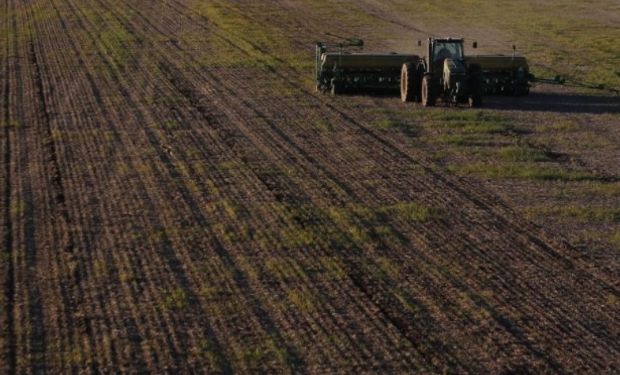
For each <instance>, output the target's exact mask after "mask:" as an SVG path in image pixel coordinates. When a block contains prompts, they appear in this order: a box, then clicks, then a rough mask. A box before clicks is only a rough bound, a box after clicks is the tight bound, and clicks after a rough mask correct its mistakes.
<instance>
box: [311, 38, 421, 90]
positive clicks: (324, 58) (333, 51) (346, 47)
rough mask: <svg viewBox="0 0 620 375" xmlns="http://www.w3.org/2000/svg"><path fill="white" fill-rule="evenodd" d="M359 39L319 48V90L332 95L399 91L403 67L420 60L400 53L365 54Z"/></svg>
mask: <svg viewBox="0 0 620 375" xmlns="http://www.w3.org/2000/svg"><path fill="white" fill-rule="evenodd" d="M363 47H364V42H363V41H362V40H360V39H352V40H347V41H346V42H344V43H338V44H330V43H324V42H319V43H317V44H316V65H315V76H316V89H317V91H321V92H331V93H332V94H333V95H336V94H340V93H342V92H344V91H349V90H356V89H375V90H377V89H378V90H389V89H394V90H396V89H398V87H399V85H400V70H401V67H402V66H403V64H405V63H408V62H417V61H419V60H420V57H419V56H416V55H411V54H398V53H366V52H363Z"/></svg>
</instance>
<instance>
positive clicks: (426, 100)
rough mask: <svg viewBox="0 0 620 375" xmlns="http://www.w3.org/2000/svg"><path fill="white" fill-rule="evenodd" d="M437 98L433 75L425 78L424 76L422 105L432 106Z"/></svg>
mask: <svg viewBox="0 0 620 375" xmlns="http://www.w3.org/2000/svg"><path fill="white" fill-rule="evenodd" d="M435 100H436V98H435V93H434V92H433V84H432V82H431V76H428V75H427V76H424V78H422V105H423V106H425V107H432V106H434V105H435Z"/></svg>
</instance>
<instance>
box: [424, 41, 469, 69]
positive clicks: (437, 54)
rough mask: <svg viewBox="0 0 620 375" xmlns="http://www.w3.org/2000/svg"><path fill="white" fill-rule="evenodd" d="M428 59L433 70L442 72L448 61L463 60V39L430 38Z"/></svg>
mask: <svg viewBox="0 0 620 375" xmlns="http://www.w3.org/2000/svg"><path fill="white" fill-rule="evenodd" d="M428 58H429V60H430V61H429V63H430V65H431V66H432V68H431V69H435V70H438V71H441V69H442V67H443V63H444V61H445V60H446V59H453V60H461V61H462V60H463V59H464V58H465V56H464V54H463V39H452V38H447V39H433V38H429V43H428Z"/></svg>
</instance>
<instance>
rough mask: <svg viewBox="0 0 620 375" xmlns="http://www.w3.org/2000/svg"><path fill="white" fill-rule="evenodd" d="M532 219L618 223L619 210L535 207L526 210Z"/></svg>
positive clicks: (607, 208) (571, 206)
mask: <svg viewBox="0 0 620 375" xmlns="http://www.w3.org/2000/svg"><path fill="white" fill-rule="evenodd" d="M526 212H527V214H528V216H532V217H541V216H542V217H549V216H552V217H560V218H569V219H575V220H579V221H583V222H606V223H620V208H617V207H616V208H609V207H596V206H578V205H563V206H557V207H549V206H536V207H530V208H528V209H527V210H526Z"/></svg>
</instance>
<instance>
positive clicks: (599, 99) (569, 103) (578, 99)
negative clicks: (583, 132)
mask: <svg viewBox="0 0 620 375" xmlns="http://www.w3.org/2000/svg"><path fill="white" fill-rule="evenodd" d="M484 107H485V108H490V109H496V110H516V111H538V112H561V113H590V114H604V113H614V114H615V113H620V97H619V96H602V95H583V94H576V95H573V94H561V93H546V92H532V93H530V95H529V96H525V97H510V96H485V97H484Z"/></svg>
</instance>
